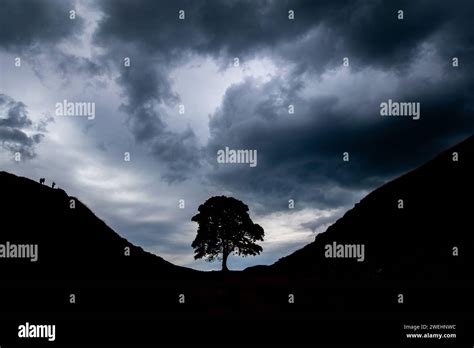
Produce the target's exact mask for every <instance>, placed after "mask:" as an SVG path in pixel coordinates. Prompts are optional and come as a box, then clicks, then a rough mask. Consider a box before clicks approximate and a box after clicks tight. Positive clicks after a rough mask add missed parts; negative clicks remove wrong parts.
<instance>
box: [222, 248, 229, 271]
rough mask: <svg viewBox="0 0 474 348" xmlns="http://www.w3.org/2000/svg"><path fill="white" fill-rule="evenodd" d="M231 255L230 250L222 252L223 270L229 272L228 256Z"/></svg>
mask: <svg viewBox="0 0 474 348" xmlns="http://www.w3.org/2000/svg"><path fill="white" fill-rule="evenodd" d="M228 257H229V252H228V251H227V250H225V251H224V253H223V254H222V272H227V271H228V270H229V269H228V268H227V258H228Z"/></svg>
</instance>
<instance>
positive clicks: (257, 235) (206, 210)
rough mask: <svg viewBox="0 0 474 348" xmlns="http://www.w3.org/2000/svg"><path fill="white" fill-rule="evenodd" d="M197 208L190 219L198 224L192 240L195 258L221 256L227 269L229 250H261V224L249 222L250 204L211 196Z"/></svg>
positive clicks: (253, 252) (254, 252) (245, 252)
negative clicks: (257, 242) (195, 234)
mask: <svg viewBox="0 0 474 348" xmlns="http://www.w3.org/2000/svg"><path fill="white" fill-rule="evenodd" d="M198 210H199V213H198V214H197V215H195V216H193V218H192V219H191V220H192V221H194V222H197V223H198V224H199V227H198V231H197V236H196V239H195V240H194V242H193V244H192V247H193V248H194V254H195V255H194V259H196V260H197V259H201V258H206V260H207V261H209V262H211V261H214V260H215V259H218V258H222V271H227V270H228V268H227V258H228V257H229V255H230V253H231V252H234V253H236V254H238V255H240V256H247V255H258V254H260V252H262V247H261V246H259V245H257V244H256V241H263V236H264V232H263V228H262V227H260V225H258V224H254V223H253V222H252V219H250V216H249V214H248V211H249V207H248V206H247V205H246V204H244V203H243V202H241V201H239V200H238V199H235V198H232V197H225V196H220V197H211V198H209V199H208V200H207V201H206V202H204V203H203V204H201V205H200V206H199V209H198Z"/></svg>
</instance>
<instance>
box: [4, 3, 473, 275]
mask: <svg viewBox="0 0 474 348" xmlns="http://www.w3.org/2000/svg"><path fill="white" fill-rule="evenodd" d="M0 4H1V6H0V29H1V30H0V64H1V71H0V169H1V170H6V171H8V172H12V173H15V174H17V175H23V176H27V177H29V178H31V179H34V180H37V179H39V178H40V177H45V178H46V180H47V183H51V181H53V180H54V181H55V182H56V183H57V184H58V186H60V187H61V188H63V189H65V190H66V191H67V192H68V193H69V194H70V195H75V196H77V197H79V199H81V201H83V202H84V203H85V204H86V205H88V206H89V207H90V208H91V209H92V210H93V211H94V212H95V213H96V214H97V215H98V216H99V217H100V218H102V219H103V220H105V221H106V222H107V224H109V225H110V226H111V227H112V228H114V229H115V230H116V231H117V232H118V233H119V234H120V235H122V236H124V237H125V238H127V239H128V240H129V241H131V242H132V243H135V244H137V245H140V246H142V247H143V248H144V249H145V250H148V251H151V252H154V253H156V254H159V255H160V256H162V257H164V258H165V259H167V260H169V261H171V262H174V263H176V264H179V265H184V266H189V267H193V268H196V269H220V265H219V264H218V263H214V264H208V263H206V262H204V261H194V260H193V250H192V248H191V243H192V241H193V239H194V237H195V234H196V231H197V226H196V224H195V223H193V222H191V217H192V216H193V215H194V214H196V213H197V208H198V206H199V204H201V203H203V202H204V201H205V200H206V199H207V198H209V197H211V196H214V195H222V194H224V195H231V196H233V197H236V198H238V199H241V200H242V201H244V202H245V203H246V204H248V205H249V207H250V213H251V217H252V218H253V220H254V221H255V222H257V223H259V224H260V225H261V226H262V227H263V228H264V229H265V235H266V238H265V242H264V243H263V244H262V246H263V248H264V252H263V253H262V254H261V255H259V256H257V257H249V258H245V259H241V258H237V257H231V258H230V259H229V267H230V268H232V269H242V268H245V267H247V266H250V265H254V264H270V263H273V262H274V261H276V260H277V259H278V258H280V257H282V256H285V255H287V254H289V253H291V252H292V251H294V250H296V249H298V248H300V247H302V246H303V245H305V244H307V243H309V242H311V241H312V240H314V238H315V235H316V234H317V233H319V232H322V231H324V230H325V228H326V227H327V226H328V225H329V224H331V223H332V222H334V221H335V220H336V219H337V218H338V217H340V216H342V214H343V213H344V212H345V211H346V210H348V209H350V208H351V207H352V206H353V205H354V203H356V202H357V201H358V200H360V199H361V198H362V197H363V196H364V195H365V194H367V193H368V192H370V191H371V190H373V189H374V188H376V187H377V186H379V185H381V184H382V183H384V182H386V181H387V180H391V179H393V178H394V177H396V176H398V175H400V174H401V173H404V172H405V171H407V170H410V169H412V168H414V167H415V166H417V165H419V164H421V163H423V162H424V161H426V160H428V159H430V158H431V157H432V156H433V155H435V154H436V153H438V152H439V151H441V150H443V149H445V148H446V147H449V146H451V145H454V144H455V143H457V142H459V141H460V140H462V139H463V138H465V137H467V136H468V135H470V134H472V133H473V129H474V122H473V121H474V119H473V111H474V100H473V96H474V67H473V64H474V29H473V26H472V18H474V4H473V3H472V1H470V0H465V1H457V0H455V1H440V0H439V1H437V0H417V1H408V0H407V1H403V0H399V1H396V2H395V1H381V0H364V1H356V0H352V1H343V0H337V1H336V0H332V1H327V0H326V1H315V0H307V1H306V0H304V1H303V0H302V1H297V0H273V1H272V0H252V1H250V0H249V1H240V0H228V1H224V0H221V1H219V0H208V1H206V0H198V1H196V0H189V1H176V0H174V1H164V0H163V1H162V0H159V1H157V0H150V1H126V0H113V1H100V0H99V1H89V0H77V1H70V0H43V1H39V0H0ZM181 10H183V11H184V19H180V18H179V15H180V11H181ZM71 11H73V12H71ZM290 11H292V12H290ZM400 11H402V12H400ZM182 14H183V13H182ZM293 14H294V19H293V17H292V15H293ZM289 17H290V18H289ZM127 57H128V58H129V60H130V66H125V65H126V64H125V58H127ZM18 58H19V59H18ZM237 59H238V63H239V64H238V66H237V65H236V64H235V63H236V62H237ZM65 99H66V100H68V101H71V102H88V103H95V118H94V119H88V117H79V116H77V117H67V116H61V115H58V114H57V113H56V103H61V102H63V101H64V100H65ZM389 99H391V100H393V101H396V102H414V103H420V104H419V105H420V118H419V119H418V120H414V119H413V117H402V116H399V117H386V116H381V113H380V104H381V103H382V102H386V101H388V100H389ZM289 105H292V106H293V108H294V113H289ZM180 106H181V108H183V107H184V113H180ZM181 111H182V109H181ZM225 147H229V148H231V149H255V150H257V154H258V164H257V166H256V167H250V166H249V165H248V164H229V163H224V164H220V163H218V162H217V159H216V153H217V151H218V150H219V149H224V148H225ZM344 152H348V154H349V161H347V162H346V161H343V153H344ZM17 153H20V154H21V160H20V161H16V160H15V154H17ZM125 153H129V154H130V161H125V160H124V157H125V156H124V154H125ZM17 159H18V158H17ZM179 200H184V202H185V207H184V208H183V209H181V208H180V207H179ZM289 200H294V202H295V206H294V208H293V209H290V208H289V203H288V202H289Z"/></svg>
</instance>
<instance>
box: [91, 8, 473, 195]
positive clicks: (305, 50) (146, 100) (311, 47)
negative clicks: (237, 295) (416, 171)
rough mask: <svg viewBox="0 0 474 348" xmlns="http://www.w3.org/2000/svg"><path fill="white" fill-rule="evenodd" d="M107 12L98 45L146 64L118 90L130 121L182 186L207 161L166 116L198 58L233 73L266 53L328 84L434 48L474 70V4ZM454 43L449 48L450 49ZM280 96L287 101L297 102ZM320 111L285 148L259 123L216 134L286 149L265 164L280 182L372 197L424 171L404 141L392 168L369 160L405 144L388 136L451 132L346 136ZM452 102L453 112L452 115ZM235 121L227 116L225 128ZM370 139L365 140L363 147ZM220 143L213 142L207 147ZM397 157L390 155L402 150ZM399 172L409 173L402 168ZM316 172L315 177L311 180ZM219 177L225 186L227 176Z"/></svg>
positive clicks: (369, 129) (379, 128) (347, 128)
mask: <svg viewBox="0 0 474 348" xmlns="http://www.w3.org/2000/svg"><path fill="white" fill-rule="evenodd" d="M99 6H100V10H101V11H102V12H103V13H104V17H103V20H102V21H101V23H100V25H99V28H98V30H97V32H96V35H95V42H96V43H97V44H99V45H101V46H103V47H106V48H108V49H109V51H110V52H112V54H111V57H112V59H115V60H116V61H117V62H121V61H120V59H119V58H118V57H123V56H125V55H127V54H128V55H132V56H133V55H134V56H138V64H137V59H135V63H133V61H134V59H133V58H132V64H135V68H134V69H130V70H122V71H123V72H122V75H121V77H120V79H119V82H120V83H121V84H122V86H123V87H124V89H125V92H126V96H127V97H128V104H124V110H125V111H126V112H127V113H128V114H129V117H130V118H129V125H130V128H131V130H132V132H133V134H134V135H135V137H136V139H137V140H138V141H142V142H145V143H146V144H148V145H149V146H150V147H151V150H152V152H153V153H155V154H156V156H157V158H158V159H159V160H160V161H163V162H165V163H167V164H168V165H169V167H170V168H172V169H171V171H170V172H169V173H168V174H167V175H169V177H170V178H175V179H176V180H181V179H184V178H185V177H186V176H187V174H186V173H189V171H190V170H191V168H195V167H197V166H198V165H199V161H198V160H196V159H193V158H195V157H196V156H197V155H198V150H197V149H196V141H195V139H194V138H195V136H194V133H192V131H191V130H188V131H186V132H185V133H183V134H178V133H174V132H170V131H169V130H167V128H166V125H165V124H164V122H163V120H162V115H161V113H160V111H159V108H158V107H157V105H158V104H160V103H171V104H172V103H176V101H177V99H178V97H177V96H176V95H174V94H173V92H172V88H171V84H170V82H169V79H168V71H169V70H170V69H171V68H172V67H176V66H177V65H178V64H180V63H182V62H183V61H185V60H186V59H189V58H190V57H192V55H193V54H200V55H206V56H212V57H214V58H215V59H217V60H219V61H220V62H222V64H223V65H224V66H225V65H227V63H226V62H228V61H229V59H230V58H231V57H234V56H237V57H240V58H244V61H245V59H246V58H251V57H253V56H255V55H259V54H263V55H270V56H271V57H273V58H274V59H277V60H282V63H280V64H285V62H291V63H293V64H295V65H296V66H297V68H296V69H294V71H293V73H294V74H297V75H298V74H302V73H304V72H305V71H308V70H309V71H313V72H314V71H315V72H319V73H322V72H324V71H325V69H327V68H329V67H335V66H340V64H341V60H342V57H349V58H350V62H351V66H352V67H353V68H354V69H355V70H358V69H363V68H364V67H367V66H373V67H375V68H377V69H386V70H387V71H391V70H394V71H399V70H400V69H402V70H403V69H406V68H407V66H409V65H410V64H411V63H412V61H413V60H414V59H416V57H417V54H418V53H419V52H420V50H421V48H422V45H423V44H424V43H426V42H431V43H432V44H433V45H434V46H435V49H436V52H437V53H438V54H440V55H442V57H443V58H444V59H446V64H447V65H448V64H449V63H450V59H451V57H452V56H453V55H454V54H456V55H457V56H460V59H461V60H462V61H463V64H469V63H468V62H469V57H472V52H473V48H472V47H473V36H472V29H471V28H470V20H471V18H472V14H473V8H474V5H473V4H472V3H471V2H469V1H459V2H456V3H448V2H446V1H428V0H424V1H423V0H422V1H416V2H413V1H399V2H397V3H396V4H395V3H390V4H389V3H387V2H386V1H343V0H341V1H312V0H311V1H310V0H308V1H305V0H302V1H265V0H262V1H186V0H183V1H173V2H166V1H135V2H130V1H103V2H101V3H100V5H99ZM181 9H183V10H185V11H186V13H185V16H186V19H185V20H184V21H180V20H179V19H178V11H179V10H181ZM288 10H294V11H295V20H294V21H289V20H288V18H287V16H288ZM398 10H403V12H404V19H403V20H398V18H397V14H398V13H397V11H398ZM447 38H449V41H444V40H443V39H447ZM450 47H452V48H453V49H450ZM121 50H122V51H121ZM127 50H129V52H127ZM130 50H131V51H130ZM130 52H131V53H130ZM120 53H122V54H120ZM156 67H158V68H156ZM295 76H296V75H295ZM249 87H250V88H251V86H249ZM283 93H284V94H285V93H286V95H287V96H288V93H290V91H283ZM433 95H436V98H440V97H441V100H444V101H446V103H445V104H443V105H441V106H440V107H441V109H443V107H444V109H446V108H447V106H450V107H455V106H458V107H460V106H459V104H456V102H453V101H452V98H455V96H453V95H448V96H447V97H446V98H444V97H443V96H442V95H441V94H440V93H435V92H433ZM234 97H235V101H236V102H238V96H230V94H229V95H228V100H231V99H232V98H234ZM263 100H264V101H263ZM432 100H435V99H434V98H433V99H432ZM313 102H315V103H317V104H320V103H323V104H328V105H327V106H326V108H327V110H326V112H325V113H324V112H323V113H321V115H320V116H319V117H320V120H319V121H318V123H319V124H318V125H317V128H316V129H313V127H312V126H314V125H312V124H304V125H303V126H302V128H301V129H300V128H298V127H299V126H301V125H288V127H290V129H291V128H295V129H293V134H294V132H299V134H300V136H299V138H298V141H296V142H295V141H294V140H293V139H290V138H288V137H289V135H288V131H287V130H288V128H287V126H286V125H285V126H284V127H281V128H279V127H278V126H276V127H270V126H268V125H266V126H265V128H263V129H260V128H259V126H260V125H262V124H263V123H262V122H259V123H258V124H254V123H252V122H250V124H252V127H255V128H252V129H250V128H249V129H246V128H243V127H240V126H239V127H238V128H237V129H238V131H237V130H229V129H219V126H218V124H217V123H218V122H219V119H220V118H219V117H217V119H216V120H214V121H213V123H214V124H213V125H212V127H213V128H214V130H219V131H220V130H222V131H223V134H225V135H223V136H222V138H225V139H226V140H227V142H232V139H234V138H235V139H236V140H237V141H240V142H245V139H246V137H251V135H252V134H253V133H255V132H256V130H258V129H260V132H261V133H264V134H265V136H266V137H267V138H268V137H273V138H274V139H278V141H276V142H275V143H276V144H275V145H274V146H273V147H272V149H273V150H274V151H273V152H272V151H268V152H265V154H266V156H267V161H269V162H270V160H272V161H276V163H277V164H278V168H277V170H282V171H285V170H284V169H283V168H288V169H289V168H292V169H293V168H295V166H296V165H299V166H302V173H299V174H298V175H296V174H294V175H293V176H295V177H294V179H295V180H296V179H298V180H309V181H310V182H315V181H320V179H321V177H322V178H324V179H325V181H327V185H330V183H331V182H333V181H338V182H342V181H344V182H346V184H345V185H346V186H359V187H366V186H367V185H368V183H371V184H372V185H374V184H376V183H379V182H380V181H381V180H382V179H381V178H382V177H385V176H386V175H389V174H390V173H394V172H396V171H398V172H399V171H400V170H403V169H406V168H408V167H409V166H410V165H412V164H414V163H417V161H416V160H415V159H414V157H413V156H411V157H410V156H409V159H408V160H403V161H401V159H400V158H399V157H400V156H402V155H401V154H402V153H403V151H402V150H407V149H408V148H411V146H412V143H411V142H410V141H404V142H403V143H402V144H401V145H398V146H397V148H399V149H400V151H399V153H397V152H396V151H395V152H394V153H392V155H394V156H395V160H394V161H391V160H389V158H390V155H389V156H387V157H384V158H379V157H381V155H380V156H377V154H376V153H374V154H373V155H370V150H371V149H373V148H374V147H373V146H372V144H373V143H374V141H382V140H384V141H388V142H389V143H391V144H393V143H396V142H397V141H396V138H395V137H394V138H393V139H391V138H390V136H389V137H385V135H384V136H382V135H381V134H397V132H400V131H403V132H406V133H407V134H406V137H407V139H408V140H410V139H415V138H416V137H417V136H419V134H420V133H419V130H422V131H423V130H424V131H425V133H429V132H432V133H433V134H434V133H436V132H440V127H442V123H441V122H438V121H437V120H438V118H436V117H434V118H435V121H433V126H431V125H428V126H427V125H426V124H423V126H421V125H420V124H422V123H420V124H419V125H415V124H413V125H412V126H409V127H408V130H407V129H406V128H402V127H401V126H399V125H396V124H392V125H390V126H388V125H381V124H371V125H368V126H361V125H358V124H357V123H351V122H350V121H348V120H346V121H341V122H342V123H343V124H342V125H339V124H335V123H334V122H333V119H334V117H333V116H332V115H331V114H332V113H334V112H335V111H334V110H331V107H330V105H331V100H329V101H321V100H318V101H313ZM272 103H273V101H272V100H269V99H268V98H265V97H264V96H262V102H260V103H259V104H258V110H254V111H255V112H256V113H257V114H259V115H260V116H262V117H267V118H268V119H272V118H274V117H275V113H274V112H272V106H273V104H272ZM452 103H454V104H455V105H454V106H453V105H451V104H452ZM228 104H231V102H230V101H229V102H228ZM315 106H317V107H321V105H315ZM222 110H223V111H221V113H225V112H231V113H232V112H233V111H232V110H229V108H228V107H227V108H226V106H224V107H223V109H222ZM425 112H426V111H425ZM450 112H451V113H452V112H454V113H456V111H453V109H450ZM434 114H435V115H437V114H439V111H434ZM233 115H234V116H232V117H239V116H238V115H235V113H234V114H233ZM232 117H227V118H226V122H228V121H229V120H228V119H229V118H232ZM221 118H223V117H221ZM458 122H460V123H462V122H461V121H460V119H455V120H454V122H453V123H452V128H453V129H459V128H460V125H458V124H457V123H458ZM389 123H390V121H389ZM432 127H433V128H432ZM419 128H420V129H419ZM314 132H316V133H317V134H316V135H314ZM374 132H376V133H375V134H374ZM453 132H454V131H453ZM365 133H367V134H368V136H365ZM355 134H357V136H355ZM261 135H262V134H259V136H261ZM438 136H441V135H438ZM404 137H405V136H404ZM455 137H456V136H455ZM457 138H459V137H457ZM217 139H218V138H214V139H212V140H211V144H210V148H212V146H213V142H214V143H215V142H216V141H217ZM285 139H286V141H284V140H285ZM332 139H338V140H337V141H336V140H332ZM253 140H255V139H253ZM356 140H357V141H356ZM255 141H256V140H255ZM256 142H257V143H258V141H256ZM428 142H434V143H436V142H438V140H435V139H430V138H428ZM288 143H290V144H291V143H296V144H295V145H290V146H289V148H282V147H283V145H282V144H288ZM333 143H334V145H333ZM168 144H171V146H170V149H168V148H167V147H168ZM265 145H266V144H262V146H265ZM391 147H392V148H393V145H392V146H391ZM348 148H350V149H352V151H353V153H354V156H358V153H359V154H360V156H361V159H360V161H359V162H358V163H359V164H355V163H354V164H351V165H350V166H351V172H353V173H354V174H351V178H345V176H347V172H346V171H344V170H341V169H340V168H339V169H338V165H336V163H339V162H338V159H337V160H336V159H335V158H336V157H337V156H336V154H339V153H340V151H342V150H344V149H348ZM304 149H309V150H311V151H313V152H311V154H314V150H315V149H318V151H317V152H316V156H315V157H313V156H309V153H310V152H308V151H305V150H304ZM321 149H323V150H322V151H321ZM366 150H369V154H368V155H362V154H364V151H366ZM412 150H413V149H412ZM329 152H330V153H329ZM372 152H373V151H372ZM413 152H416V153H419V152H420V150H416V149H415V150H413ZM428 152H429V153H431V152H432V151H428ZM285 153H291V156H286V157H285V156H284V154H285ZM180 154H182V156H180ZM281 154H283V156H282V155H281ZM318 154H319V156H321V157H320V158H318ZM302 156H303V157H302ZM397 156H398V157H397ZM410 158H411V160H410ZM285 160H287V162H285ZM400 162H401V164H402V167H403V168H400V167H399V165H400ZM370 164H372V165H370ZM375 166H376V167H378V168H380V170H379V171H378V172H377V175H376V176H371V175H366V174H367V173H365V171H366V170H367V168H369V167H375ZM260 168H261V167H260ZM316 168H318V174H316V173H314V170H315V169H316ZM259 170H260V169H259ZM321 170H322V171H323V172H327V173H329V172H331V176H330V178H329V177H328V175H326V174H323V173H319V171H321ZM333 170H335V172H333ZM368 174H370V173H368ZM219 175H224V176H228V173H225V174H218V176H219ZM296 176H297V177H296ZM252 178H253V174H251V175H250V174H249V176H246V175H242V176H240V179H241V180H238V179H239V178H237V182H241V183H243V182H244V181H245V182H246V183H247V184H246V186H252V185H251V183H254V182H256V181H257V180H256V179H255V178H253V179H252ZM287 179H288V178H286V179H285V180H283V179H279V178H275V179H274V180H267V181H266V182H267V184H268V186H273V187H275V185H277V186H278V187H280V189H281V190H282V191H291V190H293V188H290V187H289V186H288V184H285V182H286V180H287ZM342 179H344V180H342ZM232 180H233V179H229V180H228V181H229V182H232ZM264 186H265V185H264ZM290 186H291V185H290ZM285 187H287V189H285ZM291 187H293V186H291ZM249 189H250V187H249ZM315 190H317V191H318V192H319V193H320V194H321V195H324V194H323V192H325V191H324V190H322V189H321V188H319V189H315ZM313 195H314V194H313ZM320 198H321V199H322V201H325V200H327V199H325V197H320ZM328 199H329V198H328ZM329 200H334V198H331V199H329ZM336 201H338V200H337V199H336ZM329 203H331V204H333V203H334V204H335V203H336V202H328V204H329Z"/></svg>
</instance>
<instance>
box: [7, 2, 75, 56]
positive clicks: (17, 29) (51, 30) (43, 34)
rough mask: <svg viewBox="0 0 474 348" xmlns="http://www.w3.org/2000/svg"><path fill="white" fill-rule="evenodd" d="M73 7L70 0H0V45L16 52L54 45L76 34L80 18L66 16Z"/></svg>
mask: <svg viewBox="0 0 474 348" xmlns="http://www.w3.org/2000/svg"><path fill="white" fill-rule="evenodd" d="M73 9H74V1H72V0H71V1H69V0H44V1H36V0H2V7H1V11H0V23H1V24H0V25H1V28H2V30H0V47H3V48H6V49H9V50H12V51H17V50H19V49H21V48H23V47H31V46H41V45H44V44H47V45H50V44H54V43H57V42H59V41H60V40H62V39H64V38H66V37H70V36H72V35H74V34H76V33H78V32H79V31H80V30H82V27H83V20H82V19H81V18H80V17H76V19H75V20H71V19H69V11H70V10H73Z"/></svg>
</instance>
